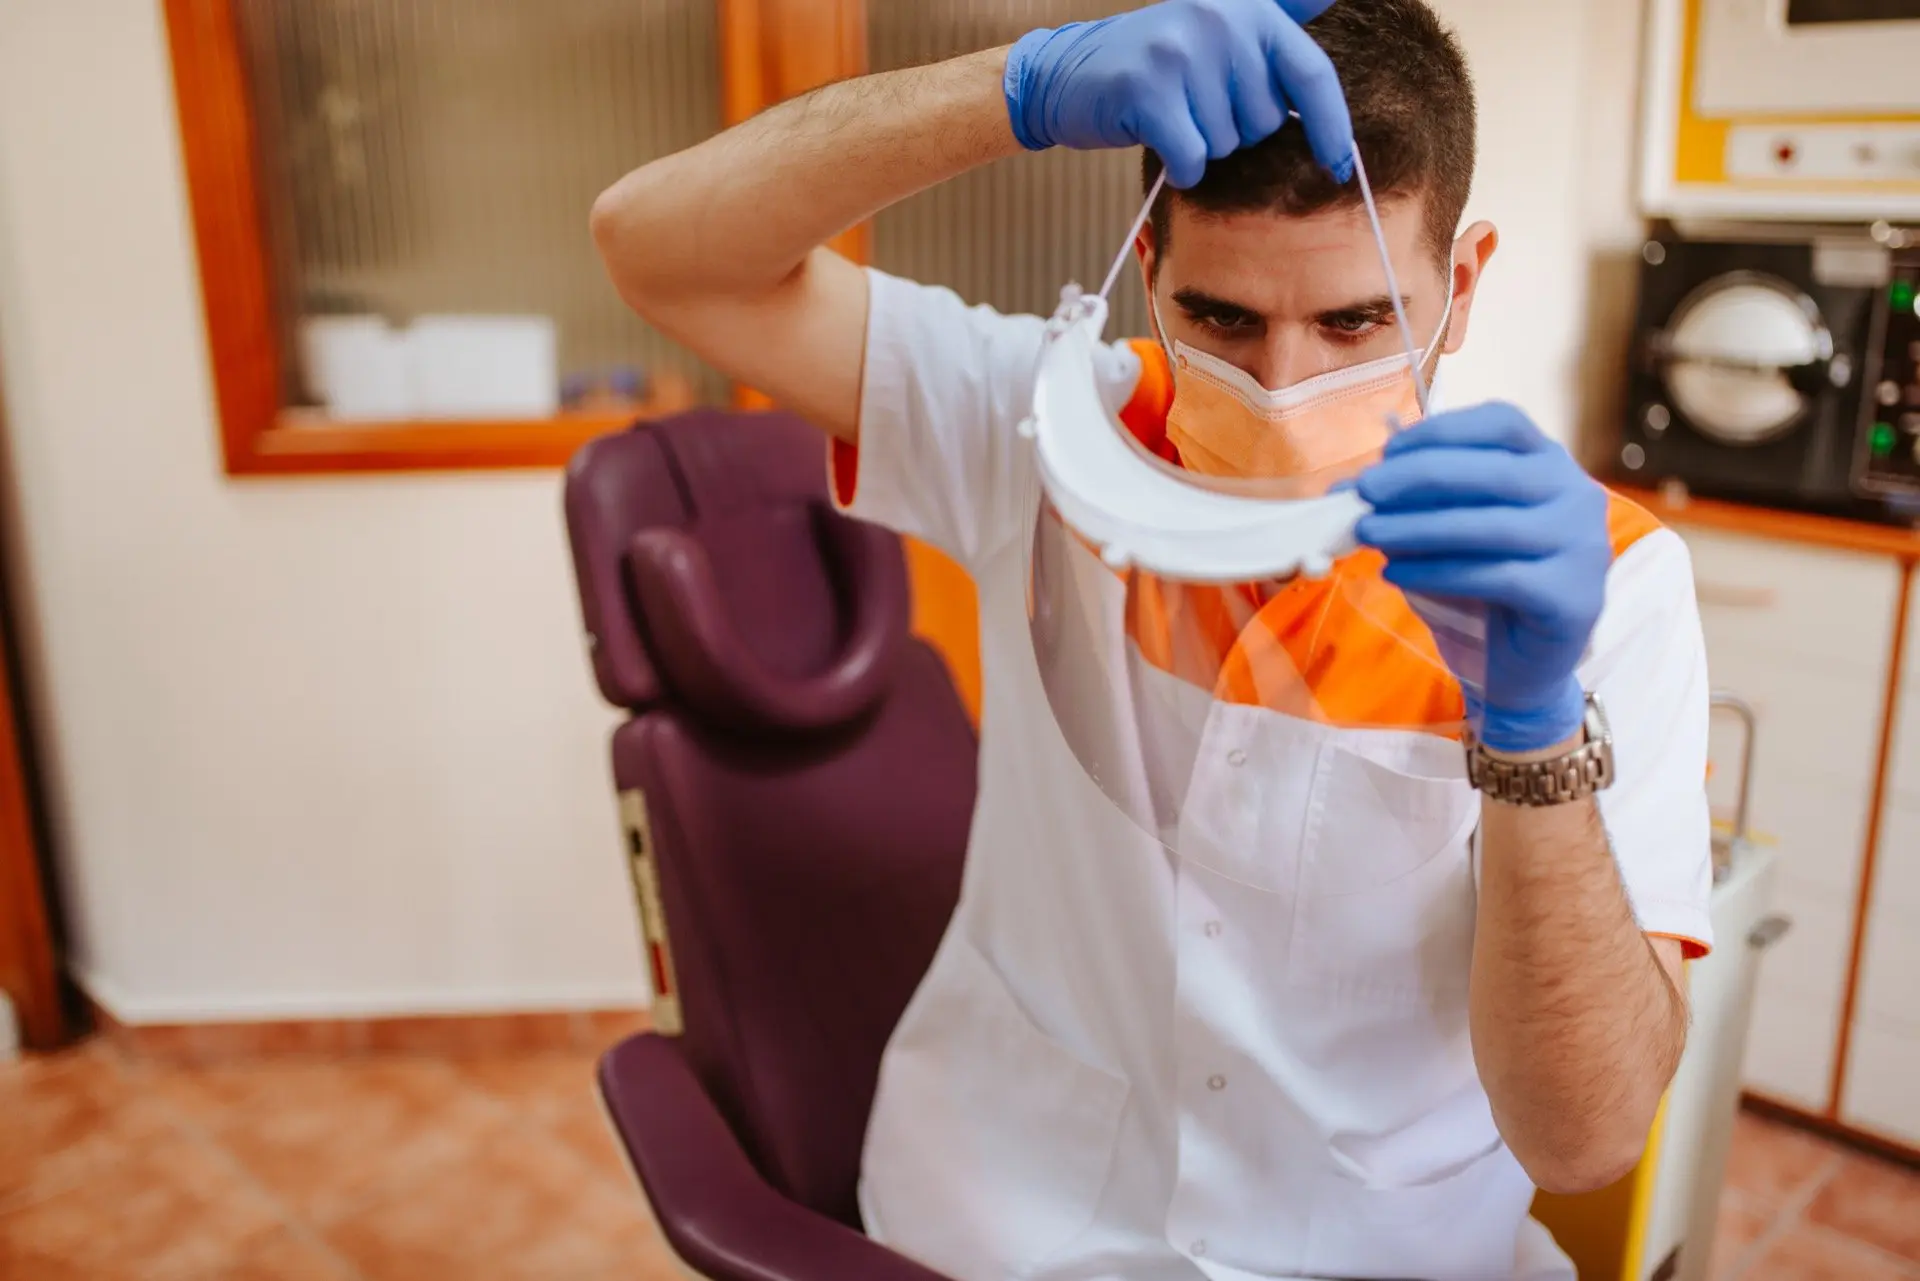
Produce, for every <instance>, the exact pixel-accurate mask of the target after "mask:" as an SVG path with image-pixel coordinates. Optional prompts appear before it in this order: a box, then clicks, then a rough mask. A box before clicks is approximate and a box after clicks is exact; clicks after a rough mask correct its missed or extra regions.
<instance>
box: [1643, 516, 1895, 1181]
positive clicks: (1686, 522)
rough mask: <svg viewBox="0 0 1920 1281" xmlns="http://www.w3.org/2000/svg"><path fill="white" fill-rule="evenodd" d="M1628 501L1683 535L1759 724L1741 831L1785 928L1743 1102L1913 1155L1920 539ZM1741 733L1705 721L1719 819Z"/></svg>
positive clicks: (1711, 649) (1712, 664) (1716, 675)
mask: <svg viewBox="0 0 1920 1281" xmlns="http://www.w3.org/2000/svg"><path fill="white" fill-rule="evenodd" d="M1634 496H1635V497H1638V498H1640V499H1641V500H1642V501H1644V502H1646V503H1647V504H1648V505H1649V506H1650V507H1652V508H1653V509H1654V510H1655V512H1656V513H1657V514H1658V515H1660V516H1661V517H1662V519H1664V520H1666V521H1667V523H1668V524H1669V525H1671V526H1672V527H1673V528H1674V529H1675V530H1677V531H1678V532H1679V533H1680V535H1681V536H1682V537H1683V538H1684V539H1686V541H1687V545H1688V547H1689V549H1690V551H1691V552H1692V555H1693V565H1694V582H1695V587H1696V592H1697V595H1698V598H1699V603H1700V621H1701V627H1702V630H1703V631H1704V633H1705V636H1706V644H1707V663H1708V668H1709V673H1710V678H1711V680H1712V683H1713V686H1714V688H1715V689H1724V690H1728V691H1730V692H1732V693H1735V694H1737V695H1739V696H1741V697H1742V698H1744V699H1745V700H1746V701H1747V702H1749V703H1750V704H1752V705H1753V708H1754V711H1755V713H1756V717H1757V724H1758V728H1757V731H1756V738H1755V758H1754V769H1753V786H1752V793H1751V823H1752V828H1753V831H1754V834H1755V837H1756V839H1757V840H1758V841H1759V842H1761V843H1763V844H1768V845H1771V846H1773V847H1774V848H1775V850H1776V851H1777V857H1778V869H1777V875H1776V879H1775V889H1774V895H1773V900H1774V901H1773V908H1774V910H1775V911H1776V912H1778V913H1780V914H1782V915H1784V916H1786V917H1787V918H1789V919H1790V921H1791V922H1792V926H1791V929H1790V930H1789V932H1788V933H1787V935H1786V936H1785V937H1784V938H1783V939H1781V940H1780V942H1779V943H1778V944H1776V945H1775V946H1774V947H1773V948H1772V949H1770V950H1769V951H1768V953H1767V954H1766V957H1765V960H1764V961H1763V962H1762V964H1761V968H1760V975H1759V979H1758V985H1757V989H1756V997H1755V1003H1754V1010H1753V1018H1752V1024H1751V1026H1750V1029H1749V1032H1748V1035H1747V1045H1746V1059H1745V1064H1744V1069H1743V1079H1744V1083H1745V1085H1746V1088H1747V1089H1748V1091H1749V1092H1751V1093H1753V1094H1755V1095H1757V1096H1760V1097H1761V1098H1763V1099H1765V1100H1767V1101H1768V1102H1771V1103H1774V1104H1777V1105H1781V1106H1783V1107H1784V1108H1786V1109H1787V1110H1789V1111H1793V1112H1797V1113H1799V1114H1802V1115H1804V1116H1806V1117H1807V1118H1809V1119H1812V1120H1814V1121H1816V1122H1819V1123H1822V1124H1824V1125H1827V1126H1829V1127H1831V1128H1834V1129H1837V1130H1842V1131H1847V1132H1851V1133H1853V1134H1855V1135H1856V1136H1859V1137H1863V1138H1866V1139H1869V1140H1872V1141H1876V1142H1879V1143H1881V1144H1883V1145H1887V1146H1890V1147H1894V1148H1898V1149H1901V1150H1904V1151H1908V1152H1920V926H1917V925H1916V922H1920V679H1908V677H1909V676H1910V675H1912V674H1914V673H1916V672H1920V667H1916V664H1920V654H1916V653H1914V652H1913V651H1914V647H1915V646H1916V645H1920V619H1915V618H1913V614H1914V612H1915V611H1916V610H1920V601H1916V600H1915V593H1914V592H1913V590H1912V579H1913V575H1914V567H1915V565H1916V563H1920V535H1917V534H1913V533H1908V532H1905V531H1898V530H1890V529H1882V528H1876V527H1868V526H1857V525H1852V524H1850V523H1848V522H1842V521H1832V520H1824V519H1821V518H1816V517H1803V516H1783V515H1780V514H1778V513H1771V512H1762V511H1755V510H1751V509H1745V508H1740V507H1736V506H1732V505H1728V504H1720V503H1710V502H1692V503H1681V504H1678V505H1675V504H1668V503H1664V502H1662V501H1661V500H1660V499H1659V498H1658V497H1657V496H1654V495H1634ZM1740 733H1741V729H1740V726H1739V725H1738V723H1737V722H1733V721H1728V722H1727V723H1724V724H1716V725H1715V726H1714V734H1713V753H1712V755H1713V761H1714V764H1715V767H1716V768H1715V771H1714V775H1713V777H1712V778H1711V779H1710V781H1709V784H1708V789H1709V792H1710V794H1711V796H1712V798H1713V801H1714V809H1715V815H1716V817H1717V818H1722V819H1724V818H1726V817H1728V816H1730V815H1731V813H1732V807H1733V800H1734V791H1735V788H1736V786H1737V782H1738V761H1739V751H1740V741H1739V735H1740ZM1721 941H1722V943H1723V945H1737V942H1738V941H1737V940H1721Z"/></svg>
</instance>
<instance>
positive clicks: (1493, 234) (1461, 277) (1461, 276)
mask: <svg viewBox="0 0 1920 1281" xmlns="http://www.w3.org/2000/svg"><path fill="white" fill-rule="evenodd" d="M1499 247H1500V233H1499V231H1497V230H1496V229H1495V228H1494V225H1493V224H1492V223H1490V222H1476V223H1474V224H1473V225H1472V226H1471V227H1468V228H1467V229H1466V230H1465V231H1463V232H1461V233H1460V238H1459V239H1458V240H1456V241H1454V242H1453V298H1452V301H1451V302H1450V303H1449V304H1448V305H1449V307H1450V309H1451V314H1450V315H1449V316H1448V318H1447V347H1446V350H1447V354H1448V355H1452V354H1453V353H1454V352H1456V351H1459V350H1460V348H1461V347H1462V346H1464V345H1465V344H1466V341H1467V322H1468V321H1469V319H1470V318H1471V316H1472V313H1473V299H1474V295H1475V293H1476V291H1478V290H1479V288H1480V277H1481V275H1482V273H1484V272H1485V271H1486V269H1487V263H1488V261H1489V260H1491V259H1492V257H1493V251H1494V250H1496V249H1498V248H1499Z"/></svg>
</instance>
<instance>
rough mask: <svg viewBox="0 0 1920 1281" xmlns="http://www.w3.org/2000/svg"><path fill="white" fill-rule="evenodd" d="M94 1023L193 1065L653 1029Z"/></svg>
mask: <svg viewBox="0 0 1920 1281" xmlns="http://www.w3.org/2000/svg"><path fill="white" fill-rule="evenodd" d="M93 1019H94V1025H95V1026H96V1027H97V1028H98V1029H99V1030H100V1032H101V1034H102V1035H103V1036H105V1037H106V1038H107V1040H108V1041H109V1042H110V1043H111V1044H112V1045H113V1046H114V1047H115V1048H117V1049H119V1050H120V1051H121V1052H122V1053H125V1054H127V1055H129V1056H132V1057H136V1058H143V1059H154V1060H159V1061H164V1062H196V1063H210V1062H219V1061H222V1060H228V1059H250V1058H261V1057H266V1056H278V1055H314V1056H323V1055H324V1056H327V1057H332V1058H339V1057H352V1056H357V1055H371V1054H427V1055H435V1056H442V1057H449V1058H455V1057H461V1056H465V1055H481V1054H526V1053H561V1052H577V1053H582V1054H595V1053H598V1052H600V1051H602V1050H605V1049H607V1048H608V1047H610V1046H612V1045H614V1044H615V1043H617V1042H619V1041H623V1040H625V1039H626V1038H627V1037H629V1036H635V1035H637V1034H639V1033H641V1032H647V1031H651V1030H652V1026H653V1024H652V1019H651V1018H650V1017H649V1016H648V1014H647V1011H646V1010H644V1009H624V1010H576V1011H561V1012H553V1013H537V1014H506V1013H503V1014H458V1015H440V1016H422V1017H417V1018H415V1017H406V1018H362V1019H286V1020H270V1021H260V1022H236V1023H141V1024H127V1023H122V1022H120V1021H119V1020H118V1019H116V1018H115V1017H114V1016H113V1015H112V1014H111V1013H110V1012H109V1011H108V1010H107V1009H106V1008H105V1007H103V1006H101V1005H100V1004H99V1003H97V1002H95V1003H93Z"/></svg>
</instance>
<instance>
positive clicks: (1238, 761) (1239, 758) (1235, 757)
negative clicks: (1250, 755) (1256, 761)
mask: <svg viewBox="0 0 1920 1281" xmlns="http://www.w3.org/2000/svg"><path fill="white" fill-rule="evenodd" d="M1246 763H1247V754H1246V753H1245V752H1243V751H1241V750H1240V749H1239V748H1237V747H1236V748H1234V749H1233V750H1232V751H1231V752H1228V753H1227V764H1229V765H1231V766H1233V767H1234V768H1235V769H1239V768H1240V767H1241V766H1242V765H1245V764H1246Z"/></svg>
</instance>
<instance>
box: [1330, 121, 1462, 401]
mask: <svg viewBox="0 0 1920 1281" xmlns="http://www.w3.org/2000/svg"><path fill="white" fill-rule="evenodd" d="M1353 173H1354V176H1355V177H1357V178H1358V179H1360V199H1361V200H1362V201H1363V202H1365V204H1366V206H1367V221H1368V222H1369V223H1371V224H1372V225H1373V244H1374V248H1376V249H1378V250H1379V251H1380V266H1381V268H1382V269H1384V270H1385V271H1386V273H1387V296H1388V297H1389V298H1390V299H1392V301H1393V319H1394V323H1396V324H1397V325H1399V326H1400V341H1401V342H1402V343H1404V344H1406V348H1407V368H1408V369H1409V370H1411V371H1412V373H1413V394H1414V397H1415V399H1417V400H1418V401H1419V402H1420V416H1421V417H1422V418H1425V417H1427V416H1428V415H1429V414H1431V413H1432V410H1431V409H1430V408H1429V407H1428V405H1427V375H1426V371H1425V370H1424V369H1422V368H1421V367H1420V366H1421V363H1422V362H1421V359H1420V349H1419V348H1418V347H1416V346H1414V345H1413V326H1412V325H1410V324H1408V323H1407V308H1406V304H1405V303H1404V302H1402V301H1401V299H1400V282H1399V280H1398V279H1396V278H1395V276H1394V274H1393V256H1392V255H1391V254H1389V253H1388V252H1387V233H1386V231H1385V230H1384V229H1383V228H1382V227H1381V226H1380V208H1379V206H1377V205H1376V204H1374V202H1373V186H1372V184H1370V183H1369V182H1368V181H1367V166H1366V164H1365V162H1364V161H1362V160H1361V159H1360V152H1359V151H1358V150H1355V151H1354V153H1353ZM1445 331H1446V322H1445V321H1444V320H1443V321H1442V322H1441V332H1442V333H1444V332H1445Z"/></svg>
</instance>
